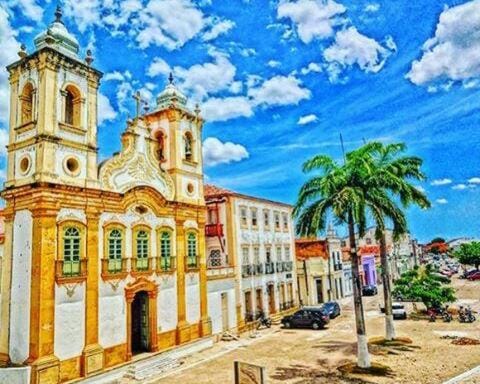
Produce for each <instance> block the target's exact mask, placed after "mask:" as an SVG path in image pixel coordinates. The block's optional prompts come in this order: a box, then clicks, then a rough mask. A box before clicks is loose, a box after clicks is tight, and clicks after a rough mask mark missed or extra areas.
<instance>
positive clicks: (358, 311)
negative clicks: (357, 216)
mask: <svg viewBox="0 0 480 384" xmlns="http://www.w3.org/2000/svg"><path fill="white" fill-rule="evenodd" d="M348 235H349V238H350V257H351V261H352V280H353V306H354V309H355V326H356V330H357V365H358V366H359V367H360V368H370V355H369V353H368V342H367V334H366V331H365V317H364V314H363V302H362V283H361V281H360V271H359V266H358V264H359V263H358V254H357V244H356V240H355V224H354V222H353V214H352V212H349V213H348Z"/></svg>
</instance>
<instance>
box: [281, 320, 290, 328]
mask: <svg viewBox="0 0 480 384" xmlns="http://www.w3.org/2000/svg"><path fill="white" fill-rule="evenodd" d="M283 326H284V327H285V328H287V329H288V328H291V327H292V325H291V324H290V322H289V321H286V322H285V323H284V324H283Z"/></svg>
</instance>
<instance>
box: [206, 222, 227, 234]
mask: <svg viewBox="0 0 480 384" xmlns="http://www.w3.org/2000/svg"><path fill="white" fill-rule="evenodd" d="M205 236H207V237H222V236H223V224H207V225H205Z"/></svg>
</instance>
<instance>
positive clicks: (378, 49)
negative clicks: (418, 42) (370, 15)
mask: <svg viewBox="0 0 480 384" xmlns="http://www.w3.org/2000/svg"><path fill="white" fill-rule="evenodd" d="M395 50H396V46H395V44H394V42H393V40H392V39H391V38H388V39H387V41H386V43H385V47H384V46H382V45H380V44H379V43H378V42H377V41H376V40H374V39H372V38H370V37H367V36H365V35H362V34H361V33H359V32H358V31H357V29H356V28H355V27H349V28H347V29H344V30H341V31H338V32H337V34H336V35H335V41H334V43H333V44H332V45H330V46H329V47H328V48H327V49H325V51H324V52H323V57H324V59H325V61H326V62H327V63H329V64H334V65H333V66H329V67H327V69H329V70H334V71H336V72H338V70H339V69H340V70H341V69H343V68H346V67H351V66H353V65H355V64H356V65H358V67H359V68H360V69H361V70H362V71H365V72H373V73H377V72H379V71H380V70H381V69H382V68H383V66H384V65H385V62H386V60H387V58H388V57H389V56H390V55H391V53H392V52H393V51H395ZM335 64H336V65H338V67H337V66H336V65H335Z"/></svg>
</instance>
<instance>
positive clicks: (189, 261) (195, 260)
mask: <svg viewBox="0 0 480 384" xmlns="http://www.w3.org/2000/svg"><path fill="white" fill-rule="evenodd" d="M199 259H200V256H199V255H187V256H186V257H185V269H187V270H189V269H198V268H199V266H200V264H199Z"/></svg>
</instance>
